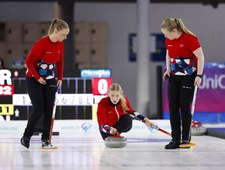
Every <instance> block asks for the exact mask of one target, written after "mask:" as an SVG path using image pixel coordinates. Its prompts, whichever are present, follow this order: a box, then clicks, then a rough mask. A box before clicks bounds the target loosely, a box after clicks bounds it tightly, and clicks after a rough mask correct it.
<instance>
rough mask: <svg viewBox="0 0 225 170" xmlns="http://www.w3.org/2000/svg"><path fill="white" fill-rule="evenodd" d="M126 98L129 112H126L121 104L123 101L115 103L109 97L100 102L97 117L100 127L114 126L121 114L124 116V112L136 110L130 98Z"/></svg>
mask: <svg viewBox="0 0 225 170" xmlns="http://www.w3.org/2000/svg"><path fill="white" fill-rule="evenodd" d="M125 99H126V104H127V107H128V109H129V110H128V111H127V113H124V111H123V109H122V106H121V102H119V103H118V104H116V105H114V104H113V103H112V102H111V101H110V98H109V97H105V98H103V99H102V100H101V101H100V102H99V103H98V109H97V118H98V124H99V127H101V126H102V125H109V126H114V125H115V124H116V123H117V121H118V120H119V118H120V117H121V116H123V115H124V114H131V113H133V112H134V110H133V109H132V107H131V105H130V102H129V100H128V98H127V97H125Z"/></svg>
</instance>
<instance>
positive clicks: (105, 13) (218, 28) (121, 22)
mask: <svg viewBox="0 0 225 170" xmlns="http://www.w3.org/2000/svg"><path fill="white" fill-rule="evenodd" d="M136 15H137V11H136V4H132V3H129V4H126V3H121V4H116V3H76V5H75V13H74V17H75V20H77V21H81V20H84V21H106V22H107V24H108V30H109V32H108V56H109V59H108V65H109V67H110V68H112V69H113V79H114V81H116V82H119V83H120V84H121V85H122V86H123V87H124V91H125V93H126V94H127V95H128V96H129V98H130V99H131V103H132V105H133V106H134V108H135V107H136V104H135V102H136V93H137V92H136V82H135V81H136V63H130V62H129V61H128V34H129V33H133V32H136V30H137V26H136V24H137V16H136ZM224 16H225V5H224V4H220V5H219V7H218V9H213V8H212V7H211V6H204V5H202V4H151V5H150V33H160V24H161V22H162V21H163V20H164V19H165V18H167V17H179V18H181V19H183V20H184V22H185V24H186V26H187V27H188V28H189V29H190V30H191V31H193V32H194V33H195V34H196V35H197V36H198V37H199V39H200V42H201V44H202V47H203V50H204V53H205V58H206V61H215V62H224V57H225V50H224V44H225V38H224V27H225V18H224ZM53 17H54V4H53V3H36V2H35V3H12V2H11V3H8V2H4V3H2V2H1V3H0V22H5V21H48V20H51V19H52V18H53ZM158 64H160V65H161V64H163V63H150V72H151V73H150V75H149V76H151V80H150V81H151V82H152V83H151V92H150V93H151V94H150V96H151V97H150V105H151V106H150V112H152V113H154V112H156V84H155V83H154V82H155V66H156V65H158Z"/></svg>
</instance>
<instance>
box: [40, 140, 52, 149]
mask: <svg viewBox="0 0 225 170" xmlns="http://www.w3.org/2000/svg"><path fill="white" fill-rule="evenodd" d="M52 147H53V146H52V144H51V143H50V142H49V140H48V139H43V140H42V148H52Z"/></svg>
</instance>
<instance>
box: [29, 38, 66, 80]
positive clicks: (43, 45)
mask: <svg viewBox="0 0 225 170" xmlns="http://www.w3.org/2000/svg"><path fill="white" fill-rule="evenodd" d="M63 56H64V44H63V42H59V41H58V42H55V43H54V42H52V41H51V40H50V39H49V36H46V37H43V38H42V39H40V40H39V41H37V42H36V43H35V44H34V45H33V47H32V49H31V50H30V52H29V54H28V56H27V58H26V66H27V68H28V70H27V73H26V76H27V77H34V78H36V79H37V80H38V79H39V78H40V77H41V76H40V75H39V73H38V71H37V69H38V65H39V62H40V61H42V62H44V63H45V64H53V65H55V66H56V69H57V73H58V80H62V78H63V65H64V63H63Z"/></svg>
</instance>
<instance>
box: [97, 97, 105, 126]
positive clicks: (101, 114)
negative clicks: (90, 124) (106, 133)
mask: <svg viewBox="0 0 225 170" xmlns="http://www.w3.org/2000/svg"><path fill="white" fill-rule="evenodd" d="M103 100H104V99H102V100H101V101H100V102H99V103H98V109H97V119H98V125H99V127H100V126H101V125H103V124H106V123H107V119H106V113H107V110H106V107H105V106H104V104H103Z"/></svg>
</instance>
